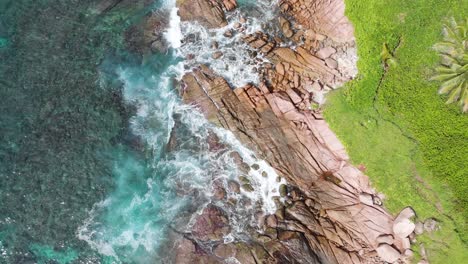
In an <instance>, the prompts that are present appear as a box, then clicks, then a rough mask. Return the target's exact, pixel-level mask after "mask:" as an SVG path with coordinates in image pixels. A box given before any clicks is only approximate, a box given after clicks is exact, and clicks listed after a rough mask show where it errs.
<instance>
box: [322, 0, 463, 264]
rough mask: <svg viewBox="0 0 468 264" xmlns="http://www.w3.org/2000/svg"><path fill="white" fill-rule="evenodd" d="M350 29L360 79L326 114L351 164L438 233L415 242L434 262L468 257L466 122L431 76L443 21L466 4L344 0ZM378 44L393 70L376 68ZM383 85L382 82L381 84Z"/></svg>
mask: <svg viewBox="0 0 468 264" xmlns="http://www.w3.org/2000/svg"><path fill="white" fill-rule="evenodd" d="M345 2H346V5H347V6H346V8H347V15H348V17H349V18H350V20H351V21H352V22H353V24H354V26H355V29H356V40H357V45H358V55H359V57H360V59H359V62H358V67H359V72H360V74H359V76H358V78H357V79H356V80H355V81H352V82H350V83H349V84H348V85H347V86H346V87H344V88H343V89H341V90H339V91H337V92H335V93H333V94H331V95H330V96H329V98H328V103H327V105H326V108H325V117H326V119H327V120H328V122H329V123H330V125H331V127H332V129H333V130H334V131H335V132H336V133H337V135H338V137H339V138H340V139H341V140H342V141H343V143H344V144H345V145H346V147H347V149H348V152H349V154H350V156H351V158H352V160H353V162H354V163H355V164H360V163H363V164H364V165H365V166H366V167H367V169H368V170H367V174H368V175H369V176H370V178H371V181H372V183H373V184H374V186H375V187H376V188H377V189H378V190H379V191H381V192H383V193H384V194H385V195H386V197H387V199H386V200H385V206H386V207H387V208H388V209H389V210H390V211H391V212H393V213H398V211H399V210H401V209H402V208H403V207H405V206H407V205H411V206H413V207H414V208H415V210H416V212H417V214H418V218H419V219H420V220H424V219H426V218H428V217H435V218H437V219H438V220H439V221H440V222H441V227H442V228H441V229H440V230H439V231H437V232H434V233H432V234H426V235H423V236H421V237H419V238H418V241H419V242H422V243H424V245H425V247H426V248H427V249H428V251H429V253H428V254H429V260H430V261H431V263H464V261H466V260H467V259H468V254H467V253H466V252H467V251H466V249H467V246H466V243H464V242H463V241H465V242H466V241H468V232H467V230H466V219H467V218H468V197H467V195H466V193H467V190H468V188H467V187H468V166H467V165H468V164H467V157H468V129H467V128H468V116H467V115H466V114H465V115H463V114H462V113H461V111H460V108H459V106H457V105H446V104H445V100H446V98H444V97H441V96H439V95H438V94H437V90H438V85H439V83H437V82H431V81H429V80H428V79H429V78H430V76H432V75H433V73H434V71H433V69H434V68H435V66H436V65H437V63H438V62H439V57H438V55H437V53H436V52H435V51H434V50H433V49H432V46H433V45H434V44H435V43H436V42H438V41H440V40H441V38H442V36H441V30H442V26H443V22H444V19H445V18H447V17H450V16H453V17H455V18H456V19H458V20H460V19H461V18H465V17H466V16H467V15H468V14H467V8H462V7H466V6H468V0H445V1H440V0H412V1H407V0H385V1H374V0H346V1H345ZM384 43H387V44H388V47H389V49H390V51H392V52H393V55H394V58H395V60H396V64H394V65H390V66H389V67H388V69H387V71H384V68H383V66H382V59H381V55H380V53H381V51H382V46H383V44H384ZM381 79H382V81H381Z"/></svg>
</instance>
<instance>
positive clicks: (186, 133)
mask: <svg viewBox="0 0 468 264" xmlns="http://www.w3.org/2000/svg"><path fill="white" fill-rule="evenodd" d="M163 6H164V8H165V9H167V11H168V12H170V23H169V28H168V29H167V31H166V32H165V37H166V40H167V41H168V43H169V44H170V46H171V48H173V49H172V50H173V52H174V53H169V54H167V55H164V54H157V55H155V56H154V57H153V58H150V59H148V60H146V62H145V63H143V64H141V65H126V66H125V65H122V66H120V67H118V68H117V69H115V72H116V73H117V75H118V76H119V80H120V81H121V82H122V85H123V96H124V100H125V102H126V103H127V104H129V105H133V106H135V107H136V114H135V116H134V117H133V118H132V119H131V121H130V128H131V131H132V133H133V134H134V135H135V136H137V137H138V140H139V145H142V146H144V150H140V151H135V150H129V149H127V148H122V149H117V150H116V154H115V155H116V157H117V158H116V165H115V168H114V177H115V182H116V185H115V189H114V191H113V192H112V193H111V194H110V195H109V197H107V198H106V199H105V200H103V201H102V202H100V203H97V204H95V205H94V207H93V209H92V210H91V211H90V214H89V218H88V219H87V220H86V221H85V222H84V223H83V225H82V226H81V227H80V228H79V229H78V231H77V236H78V238H79V239H81V240H84V241H86V242H87V243H88V244H89V245H90V246H91V247H92V248H94V249H95V250H97V251H98V252H99V253H101V254H102V255H105V256H110V257H112V258H113V259H114V261H115V262H116V263H150V262H151V261H154V260H158V259H160V258H161V257H162V256H160V254H159V252H158V249H159V248H160V247H161V246H162V245H164V244H165V243H167V241H166V238H167V236H166V235H167V230H168V228H169V227H177V229H178V230H186V231H189V229H190V225H191V224H192V223H193V217H192V216H193V215H196V214H195V212H196V211H197V210H201V209H202V208H203V206H204V205H205V204H207V203H208V202H210V200H211V197H212V195H213V194H212V186H213V182H214V181H221V182H222V183H223V184H224V187H226V189H227V186H226V185H227V182H228V181H230V180H235V181H239V176H240V175H242V174H243V173H244V172H242V171H241V170H240V169H239V168H238V167H237V164H236V162H234V160H233V158H232V154H233V153H238V154H239V155H240V156H241V158H242V160H243V162H244V163H246V164H247V165H249V166H251V167H253V165H254V164H256V165H258V169H253V168H252V169H250V170H249V171H248V172H247V173H246V175H245V176H246V177H247V178H248V179H249V181H250V183H251V185H252V187H253V189H254V190H253V191H252V192H250V191H246V190H244V189H242V191H241V193H240V194H237V193H232V192H229V191H228V194H227V195H228V198H235V199H237V200H238V201H239V202H241V201H243V200H245V199H248V200H250V201H251V202H249V203H246V204H240V205H238V206H234V207H225V209H226V210H227V213H228V215H229V219H230V221H231V222H230V224H231V226H232V233H231V234H229V235H228V236H226V238H225V239H226V241H232V240H236V239H242V238H243V237H244V235H243V233H244V232H245V227H246V226H249V225H255V219H254V215H255V213H256V212H257V211H258V210H263V211H264V212H266V213H274V212H275V211H276V204H275V202H274V201H273V200H274V198H275V197H277V196H279V187H280V185H281V184H283V183H284V180H278V179H279V177H278V175H277V174H276V172H275V171H274V169H273V168H271V167H270V166H269V165H268V164H267V163H266V162H265V161H263V160H261V159H258V158H257V157H255V154H254V153H253V152H252V151H251V150H249V149H247V148H246V147H244V146H243V145H242V144H241V143H240V142H239V141H238V140H237V139H236V138H235V137H234V135H233V134H232V133H231V132H230V131H227V130H224V129H222V128H218V127H214V126H213V125H212V124H210V123H209V122H208V121H207V120H206V119H205V118H204V116H203V115H202V114H201V113H200V112H198V111H197V110H196V109H194V108H193V107H191V106H188V105H185V104H183V103H182V102H181V100H180V98H179V97H178V95H177V93H176V92H175V91H174V88H175V83H174V78H176V79H180V78H181V77H182V76H183V75H184V74H185V73H186V70H185V69H187V68H188V69H190V65H192V64H191V63H203V62H206V63H209V64H210V67H211V68H213V69H214V70H215V71H217V73H218V74H221V75H223V76H225V77H227V78H228V79H229V80H230V81H231V82H232V83H233V84H234V85H238V86H241V85H243V84H245V83H246V82H255V81H258V80H257V79H256V78H257V77H256V76H257V74H253V73H251V72H249V71H246V70H245V69H251V68H252V67H254V66H253V65H250V66H248V65H247V66H246V65H244V64H243V63H244V62H245V61H244V59H245V58H246V57H247V56H248V52H247V47H245V46H242V45H245V44H242V43H240V42H238V40H239V39H238V37H236V38H230V39H226V38H225V37H224V36H223V34H222V33H223V31H222V29H220V30H206V29H205V28H203V27H201V26H200V25H189V24H187V23H181V22H180V18H179V17H178V15H177V9H176V7H175V1H173V0H172V1H167V2H166V3H164V5H163ZM239 17H240V15H239V14H238V13H235V14H234V16H233V17H231V18H230V24H229V25H228V27H232V26H233V23H235V21H236V19H239ZM250 21H251V22H249V23H257V20H255V19H251V20H250ZM252 28H254V27H252ZM190 34H192V35H194V36H195V37H197V38H198V39H197V41H194V42H185V44H182V38H183V37H186V36H188V35H190ZM213 37H214V38H215V39H217V40H218V41H219V42H220V49H221V50H222V51H223V52H225V56H231V55H232V56H236V59H235V60H225V59H223V60H219V61H213V60H212V59H211V52H212V50H211V49H207V46H209V45H210V40H211V39H213ZM239 45H241V46H239ZM189 52H197V54H199V55H200V56H199V59H198V60H197V61H182V62H180V57H182V58H184V57H185V56H186V55H188V53H189ZM208 55H209V56H208ZM177 57H179V58H177ZM223 61H224V62H223ZM242 69H244V70H242ZM213 133H214V134H215V135H216V137H217V138H218V139H219V142H220V144H221V145H222V146H223V147H222V148H221V149H218V150H213V149H212V148H211V146H210V144H209V142H207V139H208V138H210V137H211V136H212V134H213ZM173 142H175V143H173ZM255 167H256V166H255ZM221 206H222V205H221ZM165 253H166V254H167V252H165Z"/></svg>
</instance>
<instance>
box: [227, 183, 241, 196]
mask: <svg viewBox="0 0 468 264" xmlns="http://www.w3.org/2000/svg"><path fill="white" fill-rule="evenodd" d="M228 188H229V191H231V192H233V193H240V185H239V183H238V182H236V181H229V182H228Z"/></svg>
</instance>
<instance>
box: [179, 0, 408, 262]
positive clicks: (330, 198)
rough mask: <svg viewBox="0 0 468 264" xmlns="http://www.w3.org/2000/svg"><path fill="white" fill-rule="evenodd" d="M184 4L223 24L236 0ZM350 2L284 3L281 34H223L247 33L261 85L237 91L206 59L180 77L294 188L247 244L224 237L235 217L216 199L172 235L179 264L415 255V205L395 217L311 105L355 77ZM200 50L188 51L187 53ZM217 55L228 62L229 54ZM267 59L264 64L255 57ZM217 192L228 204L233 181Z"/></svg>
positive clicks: (198, 16)
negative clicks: (188, 227)
mask: <svg viewBox="0 0 468 264" xmlns="http://www.w3.org/2000/svg"><path fill="white" fill-rule="evenodd" d="M177 6H178V8H179V16H180V17H181V19H182V20H183V21H196V22H198V23H200V24H202V25H204V26H205V27H207V28H222V27H225V26H226V25H227V24H228V23H227V19H226V16H227V14H229V12H232V11H233V10H235V8H236V6H237V3H236V1H235V0H224V1H223V0H193V1H188V0H185V1H184V0H179V1H177ZM344 8H345V7H344V2H343V0H331V1H322V0H317V1H313V0H281V1H279V2H278V10H280V12H279V14H278V19H277V20H276V22H277V25H275V26H276V27H277V29H278V30H276V31H275V30H273V31H269V32H268V33H267V32H262V31H257V32H255V33H248V34H247V33H245V32H246V28H245V27H246V22H247V19H248V18H247V19H245V18H242V20H241V21H239V22H238V23H236V24H235V25H234V26H233V27H232V28H228V29H226V31H225V33H224V36H225V37H227V38H230V37H232V36H233V35H240V36H241V39H242V41H244V43H246V44H248V46H249V47H250V50H249V53H250V54H251V57H252V60H254V61H257V62H258V65H257V67H255V68H254V69H255V73H256V74H258V77H259V80H260V81H259V83H258V84H257V85H254V84H249V85H246V86H244V87H233V86H232V84H230V83H229V82H228V81H227V80H226V79H225V78H223V77H221V76H220V75H219V74H217V73H215V72H214V71H213V70H212V69H210V67H208V66H206V65H202V64H201V65H198V66H195V67H194V68H193V69H192V72H190V73H187V74H186V75H185V76H184V77H183V79H182V83H181V85H180V87H181V88H180V93H181V95H182V97H183V100H184V101H185V102H186V103H188V104H191V105H195V106H196V107H197V108H198V109H199V110H200V111H201V112H202V113H203V114H204V115H205V116H206V118H207V119H208V120H209V121H210V122H212V123H214V124H216V125H217V126H220V127H222V128H225V129H227V130H230V131H232V132H233V133H234V135H235V136H236V137H237V138H238V139H239V140H240V141H241V142H242V143H243V144H245V145H246V146H248V147H249V148H250V149H252V150H254V151H255V153H256V154H257V155H258V156H259V157H261V158H262V159H264V160H266V161H267V162H268V163H269V164H270V165H271V166H272V167H273V168H274V169H275V171H276V172H277V174H278V175H280V176H281V178H283V179H285V180H286V181H287V185H283V186H282V188H281V190H280V193H279V194H278V202H277V206H278V210H277V211H276V213H274V214H271V215H262V214H259V215H258V217H257V219H258V222H259V226H260V229H259V230H254V229H252V230H251V231H249V232H250V235H251V238H250V239H249V240H248V241H233V242H225V241H223V239H222V237H223V235H226V234H227V233H228V231H229V226H228V224H227V223H228V222H229V221H228V216H227V214H226V213H225V212H224V211H223V209H222V208H221V207H219V206H216V205H214V204H209V205H208V206H206V208H205V209H204V210H203V212H202V213H201V214H200V215H199V216H197V217H196V219H195V222H194V224H193V226H192V230H191V232H189V233H185V234H183V235H182V238H180V236H177V235H176V236H175V237H177V239H175V241H177V242H175V246H174V249H175V250H176V254H175V256H174V259H173V260H172V261H175V263H220V262H223V261H224V262H225V263H405V262H408V261H409V259H410V258H411V256H412V251H411V249H410V247H411V243H410V241H411V240H412V239H413V238H414V233H413V231H414V229H415V225H414V224H413V223H412V221H411V219H412V218H413V217H414V216H415V213H414V211H413V210H412V209H411V208H409V207H408V208H406V209H404V210H403V211H402V212H401V213H400V214H399V215H398V216H397V217H396V218H394V217H393V216H392V215H390V214H389V213H388V212H387V211H386V210H385V208H384V207H383V203H382V200H383V195H382V194H379V193H377V192H376V190H374V189H373V188H372V187H371V185H370V183H369V179H368V177H367V176H366V175H365V174H364V173H363V171H364V170H365V168H359V169H358V168H356V167H355V166H353V165H352V164H351V163H350V161H349V157H348V156H347V154H346V151H345V149H344V147H343V145H342V144H341V143H340V141H339V140H338V139H337V137H336V136H335V135H334V133H333V132H332V131H331V130H330V128H329V127H328V125H327V123H326V122H325V120H323V117H322V115H321V111H320V109H319V108H317V109H312V107H311V105H313V104H317V105H319V104H321V103H322V102H323V96H324V94H326V93H327V92H328V91H330V90H332V89H334V88H337V87H339V86H340V85H342V84H343V83H345V82H346V81H349V80H351V79H352V78H354V77H355V75H356V73H357V70H356V61H357V56H356V47H355V42H354V36H353V27H352V25H351V23H350V22H349V20H348V19H347V18H346V16H345V15H344ZM272 32H273V33H272ZM213 45H214V46H216V45H217V44H216V43H215V42H214V43H213ZM196 56H197V54H190V56H188V58H187V60H193V59H194V58H196ZM212 56H213V59H214V60H223V59H225V58H223V53H222V52H221V51H217V52H214V53H213V55H212ZM260 56H261V57H264V58H267V62H264V60H263V61H262V60H259V59H257V57H260ZM215 141H216V140H215ZM238 162H239V164H241V165H242V163H243V161H242V160H241V159H240V160H238ZM216 188H217V192H215V196H216V199H218V200H226V199H227V198H226V196H225V195H223V193H225V192H226V190H225V189H223V188H224V187H223V186H217V187H216ZM237 188H239V186H238V187H237ZM244 188H245V187H244ZM216 194H217V195H216ZM280 199H281V200H282V201H283V202H279V200H280Z"/></svg>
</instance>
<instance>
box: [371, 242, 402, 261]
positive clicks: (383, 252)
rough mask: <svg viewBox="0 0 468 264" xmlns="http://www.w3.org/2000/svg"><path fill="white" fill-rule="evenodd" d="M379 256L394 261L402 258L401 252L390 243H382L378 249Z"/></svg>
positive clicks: (384, 259)
mask: <svg viewBox="0 0 468 264" xmlns="http://www.w3.org/2000/svg"><path fill="white" fill-rule="evenodd" d="M376 251H377V254H378V256H379V257H380V258H381V259H382V260H383V261H385V262H389V263H393V262H395V261H397V260H398V259H399V258H400V252H398V250H396V249H395V248H394V247H392V246H390V245H388V244H381V245H379V246H378V247H377V249H376Z"/></svg>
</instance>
